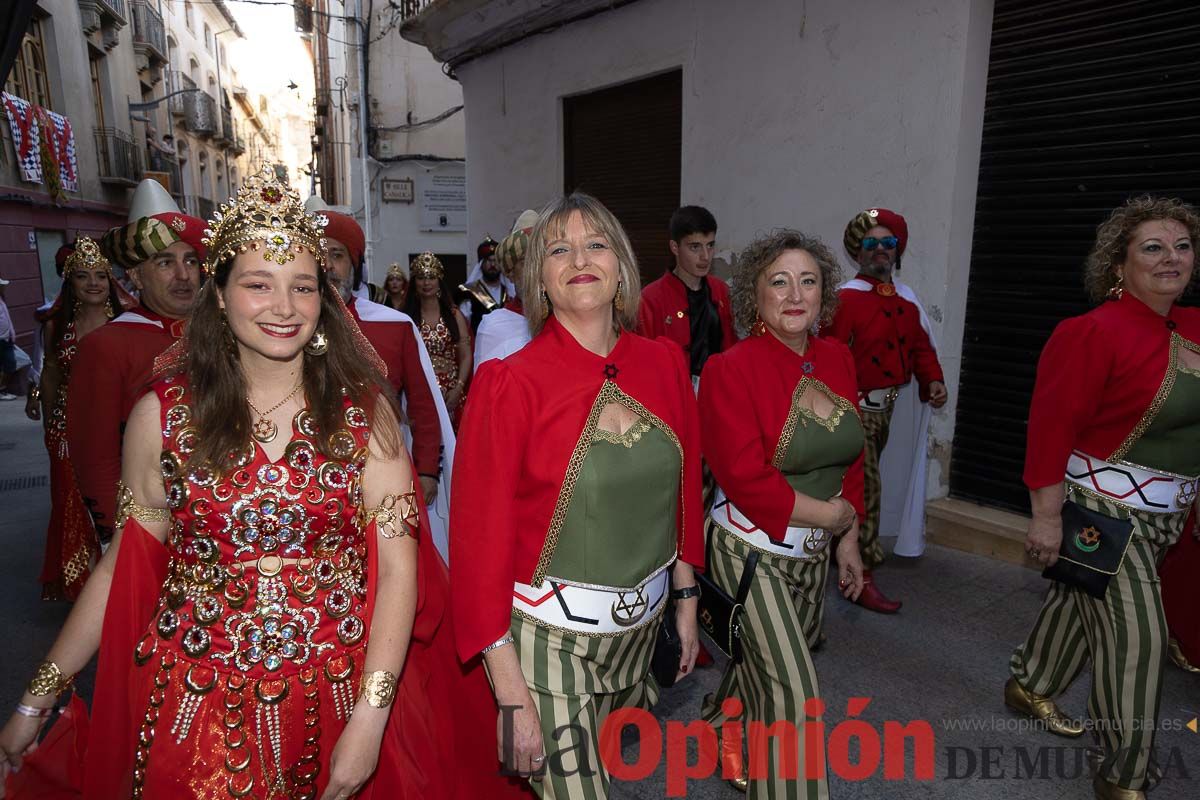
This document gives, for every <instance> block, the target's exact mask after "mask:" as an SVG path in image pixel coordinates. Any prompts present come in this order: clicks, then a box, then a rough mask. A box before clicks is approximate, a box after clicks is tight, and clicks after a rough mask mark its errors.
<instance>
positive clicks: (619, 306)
mask: <svg viewBox="0 0 1200 800" xmlns="http://www.w3.org/2000/svg"><path fill="white" fill-rule="evenodd" d="M622 285H623V282H622V281H617V293H616V294H615V295H614V296H613V308H615V309H616V310H617V316H620V315H622V314H624V313H625V293H624V292H623V291H622V290H621V287H622Z"/></svg>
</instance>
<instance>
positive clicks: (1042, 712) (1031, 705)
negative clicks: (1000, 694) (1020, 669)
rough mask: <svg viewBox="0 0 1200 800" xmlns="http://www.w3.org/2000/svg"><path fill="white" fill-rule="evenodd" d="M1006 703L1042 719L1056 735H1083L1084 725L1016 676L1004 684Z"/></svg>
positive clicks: (1014, 709)
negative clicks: (1018, 680)
mask: <svg viewBox="0 0 1200 800" xmlns="http://www.w3.org/2000/svg"><path fill="white" fill-rule="evenodd" d="M1004 705H1006V706H1008V707H1009V708H1011V709H1012V710H1013V711H1016V712H1018V713H1020V714H1024V715H1026V716H1028V717H1032V718H1033V719H1036V720H1041V721H1042V722H1043V723H1045V725H1046V730H1048V731H1050V733H1053V734H1055V735H1056V736H1066V737H1068V738H1071V739H1074V738H1076V737H1078V736H1083V730H1084V728H1083V726H1082V725H1080V724H1079V723H1078V722H1076V721H1075V720H1073V719H1071V718H1070V717H1068V716H1067V715H1066V714H1064V713H1063V712H1062V709H1061V708H1059V707H1058V706H1057V705H1055V703H1054V701H1053V700H1051V699H1050V698H1049V697H1045V696H1043V695H1040V694H1034V693H1033V692H1031V691H1029V690H1028V689H1026V688H1025V687H1023V686H1022V685H1021V684H1019V683H1017V679H1016V678H1009V679H1008V683H1006V684H1004Z"/></svg>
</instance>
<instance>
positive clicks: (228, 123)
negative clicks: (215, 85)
mask: <svg viewBox="0 0 1200 800" xmlns="http://www.w3.org/2000/svg"><path fill="white" fill-rule="evenodd" d="M220 137H221V139H222V140H223V141H226V142H228V143H229V144H233V141H234V135H233V109H232V108H230V107H229V106H224V107H223V108H222V109H221V134H220Z"/></svg>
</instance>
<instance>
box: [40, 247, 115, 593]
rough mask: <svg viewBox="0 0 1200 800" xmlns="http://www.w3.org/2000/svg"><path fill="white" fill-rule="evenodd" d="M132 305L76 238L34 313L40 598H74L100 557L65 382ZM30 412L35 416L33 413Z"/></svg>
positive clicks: (96, 255) (95, 250) (94, 251)
mask: <svg viewBox="0 0 1200 800" xmlns="http://www.w3.org/2000/svg"><path fill="white" fill-rule="evenodd" d="M136 304H137V301H136V300H134V299H133V298H132V297H130V296H129V295H128V294H127V293H126V292H125V290H124V289H122V288H121V285H120V284H119V283H117V281H116V279H115V278H113V276H112V267H111V265H110V264H109V262H108V259H106V258H105V257H104V256H103V255H101V253H100V248H99V247H98V246H97V245H96V243H95V242H94V241H92V240H91V239H90V238H88V237H86V236H81V237H80V238H79V241H78V242H76V243H75V246H74V249H73V250H72V251H71V253H70V255H68V256H67V257H66V259H65V261H64V263H63V285H62V291H61V292H59V295H58V298H57V299H55V301H54V305H52V306H51V307H50V308H49V309H47V310H46V311H45V312H44V313H42V314H40V315H39V320H40V321H41V323H42V341H43V342H45V345H46V352H47V358H46V364H45V367H44V368H43V369H42V377H41V382H40V385H39V387H38V390H37V395H38V397H39V398H40V399H41V408H40V412H41V414H40V416H41V417H42V420H43V422H42V424H43V426H44V427H45V429H46V451H47V453H49V455H50V524H49V525H48V526H47V528H46V555H45V558H44V560H43V562H42V574H41V577H40V578H39V580H40V582H41V584H42V599H43V600H74V599H75V598H76V597H78V596H79V591H80V590H81V589H82V588H83V584H84V583H85V582H86V581H87V578H88V575H89V574H91V568H92V564H93V563H95V561H96V559H98V558H99V557H100V540H99V539H98V538H97V537H96V529H95V528H94V527H93V525H92V516H91V514H89V513H88V509H87V506H86V505H84V502H83V496H82V495H81V494H80V493H79V484H78V483H77V482H76V480H75V470H74V468H73V467H72V466H71V458H70V455H69V453H68V452H67V384H68V382H69V381H70V379H71V364H72V362H73V361H74V360H75V356H76V353H77V351H78V349H79V342H80V341H81V340H82V339H83V338H84V337H85V336H87V335H89V334H90V333H91V332H92V331H94V330H97V329H98V328H100V327H102V326H103V325H105V324H106V323H107V322H108V321H109V320H111V319H112V318H113V317H114V316H116V315H117V314H120V313H121V312H122V311H124V310H125V309H126V308H130V307H132V306H134V305H136ZM35 418H36V417H35Z"/></svg>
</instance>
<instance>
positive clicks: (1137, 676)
mask: <svg viewBox="0 0 1200 800" xmlns="http://www.w3.org/2000/svg"><path fill="white" fill-rule="evenodd" d="M1071 499H1073V500H1075V501H1076V502H1077V503H1079V504H1080V505H1083V506H1085V507H1087V508H1089V509H1091V510H1093V511H1099V512H1101V513H1103V514H1106V515H1108V516H1111V517H1128V518H1129V520H1130V521H1131V522H1132V523H1133V540H1132V541H1131V542H1130V546H1129V550H1128V552H1127V553H1126V554H1125V561H1124V563H1123V564H1122V566H1121V571H1120V572H1119V573H1118V574H1117V575H1115V576H1113V578H1112V581H1111V582H1110V583H1109V585H1108V593H1107V594H1106V595H1105V597H1104V599H1102V600H1101V599H1097V598H1094V597H1092V596H1091V595H1089V594H1087V593H1086V592H1083V591H1081V590H1079V589H1073V588H1070V587H1068V586H1065V585H1064V584H1061V583H1057V582H1054V583H1051V584H1050V591H1049V593H1048V594H1047V595H1046V600H1045V602H1044V603H1043V605H1042V609H1041V611H1040V612H1039V613H1038V617H1037V621H1036V622H1035V623H1034V626H1033V630H1032V631H1031V632H1030V634H1029V638H1028V639H1026V640H1025V643H1024V644H1022V645H1021V646H1020V647H1018V648H1017V650H1016V652H1014V653H1013V656H1012V659H1011V661H1010V664H1009V666H1010V669H1011V671H1012V675H1013V677H1014V678H1016V680H1017V682H1018V683H1019V684H1021V686H1023V687H1024V688H1025V689H1027V690H1029V691H1031V692H1035V693H1037V694H1041V695H1046V696H1048V697H1054V696H1056V695H1059V694H1061V693H1062V692H1063V691H1065V690H1066V689H1067V687H1068V686H1069V685H1070V684H1071V682H1072V681H1073V680H1074V679H1075V678H1076V676H1078V675H1079V673H1080V672H1081V671H1082V670H1083V667H1084V665H1085V664H1086V663H1087V660H1088V658H1089V656H1090V657H1091V661H1092V689H1091V695H1090V697H1089V699H1088V715H1089V716H1090V717H1091V719H1092V723H1091V725H1092V730H1093V734H1094V735H1095V737H1096V738H1097V740H1098V742H1099V743H1100V744H1101V746H1102V747H1103V748H1104V751H1105V758H1104V762H1103V763H1102V765H1101V767H1100V774H1101V775H1102V776H1103V777H1104V779H1105V780H1107V781H1108V782H1109V783H1114V784H1116V785H1118V786H1122V787H1124V788H1127V789H1146V788H1150V787H1152V786H1153V785H1154V784H1156V783H1157V782H1158V780H1159V779H1160V778H1161V770H1160V769H1159V767H1158V765H1157V764H1156V763H1155V761H1154V755H1153V752H1152V748H1153V746H1154V732H1155V728H1156V727H1157V723H1158V711H1159V702H1160V700H1161V697H1162V672H1163V666H1164V663H1165V656H1166V645H1167V624H1166V617H1165V615H1164V613H1163V605H1162V597H1161V595H1160V591H1159V581H1158V562H1159V560H1161V558H1162V556H1163V555H1164V554H1165V553H1166V551H1167V549H1168V548H1169V547H1170V546H1171V545H1172V544H1174V543H1175V541H1176V540H1178V538H1179V535H1180V533H1181V531H1182V530H1183V525H1184V522H1185V520H1186V517H1187V515H1186V514H1148V513H1143V512H1132V513H1129V512H1122V511H1121V510H1120V509H1118V508H1117V507H1116V506H1114V505H1113V504H1111V503H1108V502H1107V501H1103V500H1099V499H1097V498H1093V497H1090V496H1085V495H1083V494H1082V493H1077V492H1072V493H1071Z"/></svg>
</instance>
